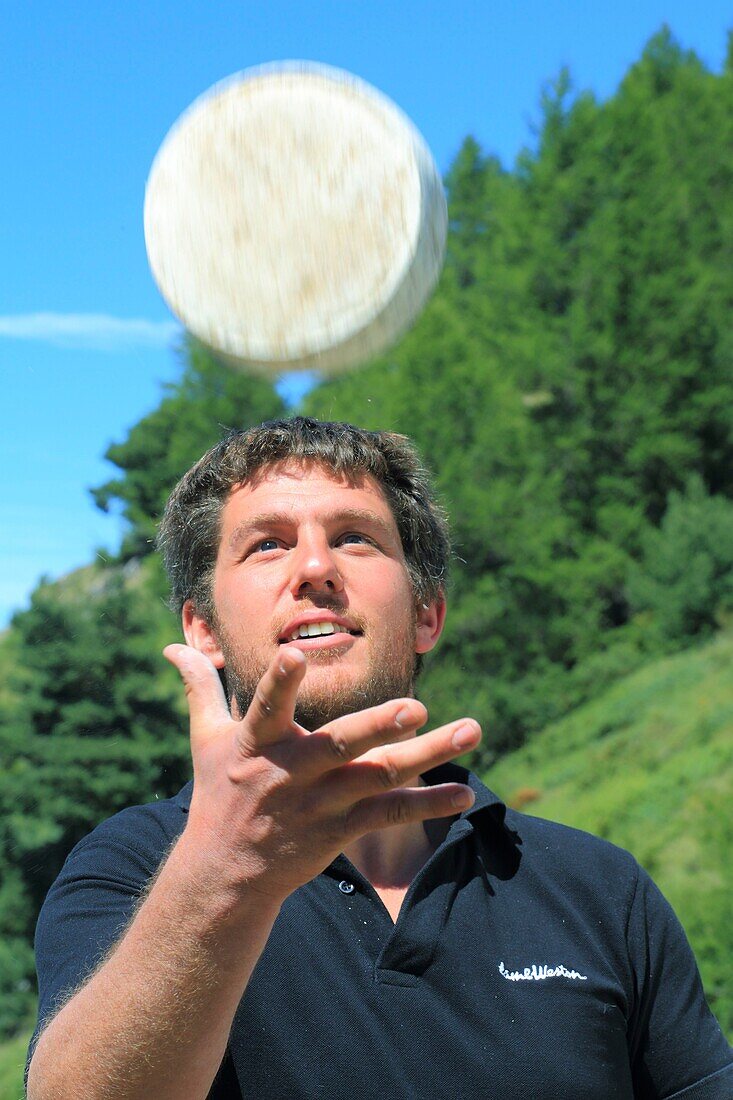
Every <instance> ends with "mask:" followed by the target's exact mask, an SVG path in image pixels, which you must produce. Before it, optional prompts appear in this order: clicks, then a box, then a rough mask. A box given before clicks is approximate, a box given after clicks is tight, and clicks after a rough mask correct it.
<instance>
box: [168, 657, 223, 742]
mask: <svg viewBox="0 0 733 1100" xmlns="http://www.w3.org/2000/svg"><path fill="white" fill-rule="evenodd" d="M163 656H164V657H165V658H166V660H168V661H170V663H171V664H172V665H174V666H175V668H177V669H178V671H179V673H180V675H181V679H182V680H183V687H184V689H185V692H186V700H187V702H188V712H189V715H190V718H191V749H192V751H194V752H195V750H196V749H197V748H200V747H202V746H203V745H205V744H206V743H207V742H208V741H210V740H211V739H212V737H216V736H217V735H218V734H220V733H221V732H222V729H223V727H224V725H225V724H227V723H230V722H231V720H232V719H231V715H230V713H229V707H228V706H227V701H226V696H225V695H224V690H223V688H222V686H221V680H220V679H219V673H218V672H217V671H216V669H215V668H214V666H213V665H212V663H211V661H210V660H209V658H208V657H205V656H204V654H203V653H200V652H199V651H198V650H197V649H193V648H192V647H191V646H187V645H169V646H166V647H165V649H164V650H163Z"/></svg>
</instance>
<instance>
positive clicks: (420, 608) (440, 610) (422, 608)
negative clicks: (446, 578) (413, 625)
mask: <svg viewBox="0 0 733 1100" xmlns="http://www.w3.org/2000/svg"><path fill="white" fill-rule="evenodd" d="M445 610H446V608H445V596H444V595H443V593H442V592H441V593H440V595H439V596H438V598H437V599H436V600H433V602H432V603H423V601H422V600H421V601H420V602H419V603H418V605H417V637H416V639H415V652H416V653H429V652H430V650H431V649H432V648H433V646H434V645H435V644H436V642H437V641H438V638H439V637H440V635H441V634H442V633H443V624H444V623H445Z"/></svg>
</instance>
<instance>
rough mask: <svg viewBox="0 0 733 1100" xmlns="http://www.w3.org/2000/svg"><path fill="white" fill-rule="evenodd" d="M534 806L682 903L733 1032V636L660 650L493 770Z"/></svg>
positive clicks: (520, 802)
mask: <svg viewBox="0 0 733 1100" xmlns="http://www.w3.org/2000/svg"><path fill="white" fill-rule="evenodd" d="M484 779H485V780H486V782H487V783H488V785H489V786H490V787H492V788H493V789H494V790H495V791H497V793H499V794H500V795H501V796H502V797H504V798H505V799H506V800H507V801H508V802H509V803H510V804H512V805H514V806H516V807H517V808H520V809H522V810H524V811H525V812H527V813H533V814H537V815H538V816H540V817H545V818H550V819H552V820H555V821H562V822H564V823H565V824H567V825H574V826H576V827H577V828H581V829H586V830H587V831H588V832H591V833H595V834H596V835H598V836H602V837H605V838H606V839H608V840H610V841H613V843H615V844H619V845H621V846H622V847H623V848H626V849H628V850H629V851H631V852H632V853H633V854H634V855H635V856H636V858H637V859H638V860H639V862H640V863H641V864H642V865H643V866H644V867H645V868H646V869H647V870H648V871H649V873H650V874H651V875H652V876H653V877H654V879H655V881H656V882H657V884H658V886H659V887H660V888H661V889H662V891H663V892H664V893H665V894H666V896H667V897H668V899H669V901H670V902H671V903H672V905H673V907H674V909H675V911H676V912H677V915H678V916H679V918H680V920H681V921H682V924H683V925H684V927H685V930H686V932H687V935H688V937H689V939H690V942H691V943H692V946H693V948H694V950H695V954H696V956H697V960H698V963H699V965H700V970H701V972H702V976H703V981H704V983H705V990H706V993H707V996H708V1000H709V1001H710V1004H711V1006H712V1008H713V1010H714V1011H715V1013H716V1015H717V1017H718V1019H719V1021H720V1023H721V1025H722V1027H723V1029H724V1030H725V1031H726V1032H727V1033H728V1034H729V1035H730V1034H732V1033H733V921H732V920H731V919H730V914H731V912H733V889H732V887H731V876H730V852H731V850H733V815H732V814H731V809H730V807H731V802H732V800H733V636H732V635H730V634H725V635H721V636H719V637H718V638H717V639H716V640H715V641H713V642H711V643H709V644H707V645H706V646H704V647H701V648H699V649H695V650H688V651H687V652H685V653H682V654H679V655H677V656H675V657H669V658H665V659H663V660H658V661H655V662H653V663H651V664H649V665H646V666H645V667H643V668H641V669H640V670H639V671H638V672H635V673H633V674H631V675H630V676H628V677H626V678H625V679H623V680H622V681H620V682H619V683H617V684H616V685H614V687H613V688H611V689H609V690H608V691H607V692H605V693H604V694H603V695H602V696H600V697H599V698H598V699H596V700H594V701H593V702H592V703H588V704H586V705H585V706H583V707H580V708H578V709H577V710H576V711H573V713H572V714H570V715H569V716H568V717H566V718H565V719H563V720H562V721H560V722H558V723H556V724H555V725H553V726H551V727H549V728H548V729H546V730H544V731H543V732H542V733H540V734H538V735H536V736H535V737H533V738H532V741H531V742H530V743H529V744H528V745H526V746H525V747H524V748H522V749H521V750H519V751H518V752H516V753H512V754H511V755H510V756H507V757H505V758H504V759H502V760H501V761H500V762H499V763H498V764H496V765H495V767H493V768H492V769H491V771H490V772H489V773H488V774H486V775H484Z"/></svg>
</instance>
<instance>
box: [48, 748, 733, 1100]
mask: <svg viewBox="0 0 733 1100" xmlns="http://www.w3.org/2000/svg"><path fill="white" fill-rule="evenodd" d="M425 778H426V779H427V781H428V782H433V783H436V782H444V781H446V780H448V779H451V780H453V779H455V780H458V781H462V782H466V781H468V782H470V785H471V787H472V788H473V790H474V791H475V793H476V802H475V804H474V806H473V807H472V808H471V809H470V810H469V811H468V812H466V813H464V814H462V815H461V816H460V817H457V818H456V819H455V820H454V821H453V822H452V823H451V825H450V828H449V830H448V833H447V836H446V837H445V840H444V841H443V842H442V843H441V844H440V846H439V847H438V849H437V850H436V852H435V853H434V855H433V856H432V858H431V859H430V860H429V861H428V863H427V864H426V865H425V866H424V867H423V869H422V871H421V872H420V873H419V874H418V876H417V877H416V879H415V880H414V882H413V883H412V885H411V887H410V889H409V892H408V894H407V897H406V898H405V902H404V904H403V906H402V910H401V912H400V915H399V919H398V921H397V923H396V925H395V924H393V922H392V919H391V918H390V916H389V914H388V912H387V910H386V909H385V907H384V905H383V904H382V902H381V900H380V899H379V897H378V895H377V894H376V892H375V891H374V889H373V888H372V886H371V885H370V883H369V882H368V881H367V880H366V879H365V878H364V877H363V876H362V875H360V874H359V872H358V871H357V870H356V868H355V867H354V866H353V865H352V864H351V863H350V862H349V861H348V860H347V859H346V858H345V857H344V856H339V857H338V858H337V859H336V860H335V861H334V863H333V864H332V865H331V866H330V867H329V868H327V870H326V871H324V872H323V874H321V875H318V877H317V878H315V879H313V880H312V881H311V882H309V883H308V884H307V885H305V886H303V887H302V888H301V889H299V890H297V891H296V892H295V893H294V894H293V895H291V897H289V898H288V899H287V900H286V902H285V904H284V905H283V907H282V910H281V912H280V915H279V916H278V919H277V921H276V923H275V926H274V928H273V930H272V933H271V935H270V938H269V940H268V942H267V946H266V948H265V950H264V952H263V954H262V956H261V958H260V960H259V962H258V964H257V966H256V968H255V971H254V973H253V975H252V978H251V980H250V983H249V985H248V987H247V990H246V993H245V995H244V997H243V999H242V1002H241V1004H240V1006H239V1009H238V1011H237V1014H236V1017H235V1019H234V1024H233V1027H232V1031H231V1036H230V1043H229V1049H228V1053H227V1058H226V1061H225V1063H224V1065H223V1066H222V1070H221V1072H220V1074H219V1077H218V1078H217V1082H216V1083H215V1085H214V1087H213V1089H212V1092H211V1094H210V1095H211V1096H212V1097H216V1098H218V1100H224V1098H230V1097H240V1096H241V1097H245V1098H252V1100H269V1098H272V1100H299V1098H303V1100H306V1098H308V1100H310V1098H313V1097H325V1098H329V1100H330V1098H332V1097H334V1098H335V1097H339V1098H341V1097H344V1096H345V1097H348V1098H349V1100H357V1098H361V1097H389V1098H390V1100H399V1098H404V1100H407V1098H415V1100H417V1098H419V1100H439V1098H440V1100H442V1098H444V1097H449V1096H451V1097H453V1096H455V1097H459V1098H461V1100H472V1098H474V1097H475V1098H477V1100H478V1098H479V1097H481V1100H487V1098H496V1100H589V1098H590V1100H611V1098H613V1100H622V1098H623V1100H626V1098H631V1097H648V1098H651V1097H655V1098H662V1097H664V1098H670V1097H684V1098H685V1100H723V1098H726V1100H729V1098H730V1097H733V1061H732V1059H731V1052H730V1048H729V1047H728V1044H727V1043H726V1041H725V1039H724V1038H723V1036H722V1034H721V1031H720V1028H719V1027H718V1025H717V1023H716V1021H715V1019H714V1017H713V1016H712V1015H711V1013H710V1011H709V1010H708V1007H707V1005H706V1002H705V998H704V995H703V991H702V987H701V984H700V978H699V975H698V972H697V968H696V965H695V961H694V958H693V956H692V953H691V951H690V948H689V945H688V943H687V940H686V938H685V935H684V932H683V931H682V929H681V927H680V925H679V922H678V921H677V919H676V917H675V916H674V914H673V912H672V910H671V909H670V907H669V905H668V904H667V902H666V901H665V900H664V898H663V897H662V895H661V894H660V893H659V891H658V890H657V888H656V887H655V886H654V884H653V882H652V881H651V880H650V879H649V877H648V875H646V874H645V873H644V871H643V870H641V868H640V867H639V866H638V864H637V863H636V862H635V861H634V859H633V858H632V857H631V856H630V855H629V854H628V853H626V852H624V851H622V850H621V849H619V848H616V847H614V846H613V845H611V844H608V843H606V842H605V841H601V840H598V839H597V838H595V837H592V836H589V835H588V834H586V833H582V832H578V831H577V830H574V829H568V828H566V827H564V826H562V825H557V824H553V823H551V822H547V821H542V820H539V819H537V818H532V817H525V816H524V815H522V814H518V813H514V812H513V811H510V810H507V809H506V807H505V806H504V805H503V803H501V802H500V801H499V799H498V798H496V796H495V795H493V794H492V793H491V792H490V791H489V790H487V789H486V787H484V786H483V785H482V784H481V783H480V782H479V781H478V780H477V779H476V778H475V777H474V776H470V777H468V773H466V772H465V771H464V770H463V769H462V768H458V767H457V766H456V765H452V764H449V765H445V766H444V767H441V768H436V769H435V770H434V771H433V772H430V773H429V774H428V775H427V776H426V777H425ZM190 796H191V786H190V784H189V786H188V787H185V788H184V789H183V791H181V793H180V794H179V795H178V796H177V797H176V798H173V799H171V800H170V801H167V802H158V803H154V804H152V805H149V806H142V807H135V808H132V809H128V810H124V811H123V812H122V813H120V814H117V815H116V816H115V817H113V818H111V819H110V820H109V821H106V822H105V823H104V824H102V825H100V826H99V827H98V828H97V829H95V830H94V832H93V833H91V834H90V835H89V836H88V837H87V838H86V839H84V840H83V841H81V843H80V844H78V845H77V847H76V848H75V849H74V851H73V852H72V853H71V855H70V856H69V858H68V860H67V861H66V864H65V865H64V868H63V870H62V872H61V874H60V875H59V878H58V879H57V881H56V883H55V884H54V886H53V887H52V889H51V891H50V893H49V895H48V898H47V900H46V903H45V905H44V907H43V910H42V913H41V916H40V919H39V923H38V931H37V938H36V953H37V964H38V974H39V985H40V996H41V1001H40V1012H39V1018H40V1019H44V1018H47V1017H48V1016H49V1015H50V1014H52V1013H53V1011H54V1008H55V1005H56V1004H58V1002H59V1000H60V999H61V998H62V997H63V996H64V995H65V994H66V992H67V991H68V990H70V989H73V988H75V987H76V986H77V985H78V984H79V983H80V981H81V980H82V979H83V978H84V976H85V975H87V974H88V973H89V972H90V971H91V970H92V969H93V968H94V966H95V965H96V963H97V962H98V961H99V960H100V958H101V957H102V956H103V955H104V954H105V953H106V952H107V950H108V948H109V947H110V945H111V944H113V943H114V942H115V941H116V940H117V939H118V938H119V936H120V934H121V933H122V931H123V929H124V928H125V926H126V924H127V922H128V920H129V919H130V915H131V912H132V910H133V907H134V905H135V902H136V901H137V899H138V898H139V896H140V892H141V890H142V889H143V887H144V886H145V883H146V882H147V881H148V879H149V878H150V876H151V875H153V874H154V873H155V871H156V869H157V868H158V866H159V864H160V862H161V860H162V859H163V858H164V856H165V853H166V852H167V851H168V850H169V848H170V846H171V844H172V843H173V842H174V841H175V839H176V837H177V836H178V835H179V834H180V832H181V830H182V829H183V827H184V824H185V820H186V813H187V810H188V806H189V803H190Z"/></svg>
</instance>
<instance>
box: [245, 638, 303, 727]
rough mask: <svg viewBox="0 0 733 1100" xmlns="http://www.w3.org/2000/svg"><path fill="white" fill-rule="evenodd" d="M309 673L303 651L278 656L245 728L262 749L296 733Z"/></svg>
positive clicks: (253, 705)
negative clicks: (297, 702)
mask: <svg viewBox="0 0 733 1100" xmlns="http://www.w3.org/2000/svg"><path fill="white" fill-rule="evenodd" d="M305 671H306V659H305V655H304V654H303V653H301V651H300V650H299V649H289V650H286V651H283V652H282V653H278V654H276V656H275V657H274V658H273V660H272V662H271V664H270V667H269V668H268V670H267V672H266V673H265V675H264V676H263V677H262V679H261V680H260V682H259V684H258V685H257V688H256V690H255V694H254V698H253V700H252V702H251V703H250V706H249V710H248V711H247V713H246V715H245V716H244V719H243V722H242V727H243V733H244V732H245V731H246V733H248V734H249V735H250V736H251V737H252V738H253V740H254V742H255V743H256V744H257V745H259V746H261V745H267V744H273V743H274V742H276V741H281V740H282V739H283V737H286V736H288V734H291V733H292V732H293V728H294V718H293V715H294V713H295V700H296V697H297V695H298V688H299V687H300V685H301V683H302V680H303V677H304V676H305Z"/></svg>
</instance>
